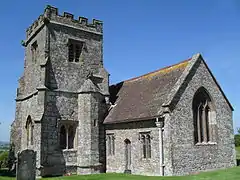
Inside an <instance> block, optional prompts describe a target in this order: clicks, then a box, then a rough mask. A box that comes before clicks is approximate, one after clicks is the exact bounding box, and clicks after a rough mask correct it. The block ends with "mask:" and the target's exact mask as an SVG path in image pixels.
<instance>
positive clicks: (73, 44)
mask: <svg viewBox="0 0 240 180" xmlns="http://www.w3.org/2000/svg"><path fill="white" fill-rule="evenodd" d="M82 49H83V42H81V41H75V40H69V43H68V61H69V62H79V59H80V57H81V55H82Z"/></svg>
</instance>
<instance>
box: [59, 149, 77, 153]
mask: <svg viewBox="0 0 240 180" xmlns="http://www.w3.org/2000/svg"><path fill="white" fill-rule="evenodd" d="M62 151H63V152H75V151H77V149H62Z"/></svg>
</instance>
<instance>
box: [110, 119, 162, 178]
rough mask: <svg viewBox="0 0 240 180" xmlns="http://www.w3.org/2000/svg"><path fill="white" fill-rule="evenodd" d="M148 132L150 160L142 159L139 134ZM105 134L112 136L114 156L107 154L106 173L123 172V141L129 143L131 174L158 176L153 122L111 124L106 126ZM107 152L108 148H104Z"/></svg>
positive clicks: (157, 156)
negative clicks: (127, 140)
mask: <svg viewBox="0 0 240 180" xmlns="http://www.w3.org/2000/svg"><path fill="white" fill-rule="evenodd" d="M143 132H150V135H151V137H152V139H151V158H150V159H144V158H143V155H142V143H141V141H140V139H139V137H140V135H139V133H143ZM106 134H114V137H115V154H114V155H108V153H107V172H116V173H124V171H125V143H124V140H125V139H129V140H130V141H131V173H132V174H141V175H159V173H160V165H159V141H158V140H159V133H158V128H157V127H156V126H155V121H154V120H149V121H143V122H133V123H123V124H115V125H114V124H113V125H107V126H106ZM106 148H107V149H106V152H108V146H106Z"/></svg>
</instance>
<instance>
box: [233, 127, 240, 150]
mask: <svg viewBox="0 0 240 180" xmlns="http://www.w3.org/2000/svg"><path fill="white" fill-rule="evenodd" d="M234 141H235V146H240V128H237V134H235V135H234Z"/></svg>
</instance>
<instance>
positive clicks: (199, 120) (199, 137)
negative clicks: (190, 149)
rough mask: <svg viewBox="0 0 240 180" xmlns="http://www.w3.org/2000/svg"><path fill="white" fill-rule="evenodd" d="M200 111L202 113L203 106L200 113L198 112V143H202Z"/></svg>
mask: <svg viewBox="0 0 240 180" xmlns="http://www.w3.org/2000/svg"><path fill="white" fill-rule="evenodd" d="M200 111H201V105H200V106H199V107H198V111H197V134H198V143H201V142H202V139H201V134H202V133H201V131H202V130H201V116H200Z"/></svg>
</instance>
